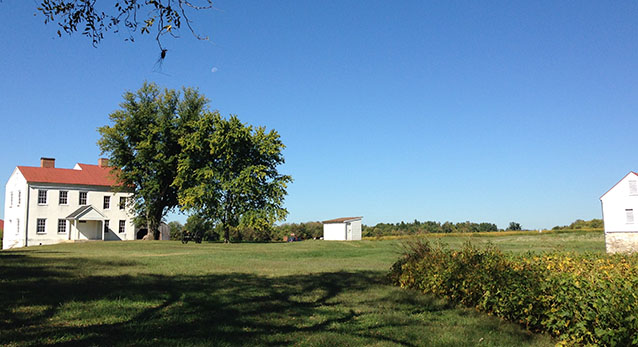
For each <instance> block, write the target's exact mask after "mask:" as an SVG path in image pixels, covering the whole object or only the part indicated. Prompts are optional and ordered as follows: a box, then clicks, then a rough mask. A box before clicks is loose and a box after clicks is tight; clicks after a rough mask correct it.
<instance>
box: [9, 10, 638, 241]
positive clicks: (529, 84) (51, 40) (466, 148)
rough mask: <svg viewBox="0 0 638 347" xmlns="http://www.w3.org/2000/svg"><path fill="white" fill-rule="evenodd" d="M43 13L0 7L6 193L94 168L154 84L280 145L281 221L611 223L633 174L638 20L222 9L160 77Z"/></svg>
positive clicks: (172, 53)
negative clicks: (26, 169)
mask: <svg viewBox="0 0 638 347" xmlns="http://www.w3.org/2000/svg"><path fill="white" fill-rule="evenodd" d="M36 7H37V6H36V3H35V2H34V1H31V0H27V1H18V0H5V1H3V2H2V3H0V23H2V24H3V26H2V29H1V31H2V36H1V37H2V39H0V43H1V44H2V54H0V120H1V121H2V122H1V124H2V126H1V128H2V131H1V133H2V136H0V151H1V154H0V178H1V177H4V178H3V180H5V182H6V179H8V178H9V175H10V174H11V172H12V170H13V168H14V167H15V166H16V165H30V166H37V165H39V158H40V157H42V156H48V157H55V158H56V166H57V167H67V168H68V167H72V166H73V165H74V164H75V163H76V162H84V163H95V162H96V161H97V158H98V157H99V155H100V153H99V149H98V148H97V145H96V141H97V140H98V134H97V131H96V128H98V127H99V126H102V125H104V124H107V122H108V114H109V113H111V112H112V111H114V110H116V109H117V108H118V105H119V103H120V102H121V101H122V93H123V92H124V91H126V90H136V89H138V88H139V87H140V86H141V85H142V83H143V82H144V81H150V82H156V83H158V84H159V85H161V86H163V87H168V88H180V87H182V86H191V87H197V88H199V90H200V91H201V92H202V93H203V94H205V95H206V96H207V97H208V98H209V99H210V100H211V107H212V108H213V109H218V110H219V111H220V112H221V113H222V114H224V115H228V114H237V115H238V116H239V117H240V119H242V121H244V122H247V123H249V124H253V125H264V126H266V127H267V128H270V129H276V130H277V131H278V132H279V133H280V134H281V137H282V139H283V141H284V143H285V144H286V146H287V148H286V150H285V157H286V161H287V162H286V164H285V165H284V166H282V167H281V171H282V172H284V173H287V174H290V175H292V176H293V178H294V180H295V181H294V183H292V184H291V185H290V187H289V189H288V197H287V199H286V202H285V207H286V208H287V209H288V210H289V212H290V215H289V217H288V221H290V222H301V221H309V220H325V219H330V218H336V217H341V216H352V215H362V216H364V224H376V223H378V222H399V221H401V220H406V221H411V220H414V219H415V218H416V219H419V220H438V221H446V220H449V221H453V222H460V221H466V220H470V221H476V222H483V221H486V222H493V223H496V224H497V225H498V226H499V227H501V228H503V227H506V226H507V224H508V223H509V222H511V221H516V222H519V223H521V224H522V226H523V227H524V228H530V229H531V228H551V227H552V226H554V225H564V224H569V223H570V222H572V221H573V220H575V219H577V218H580V219H591V218H600V217H601V212H600V202H599V197H600V196H601V195H602V194H603V193H604V192H605V191H606V190H607V189H608V188H610V187H611V186H612V185H613V184H615V183H616V182H617V181H618V180H620V179H621V178H622V177H623V176H624V175H625V174H626V173H627V172H629V171H631V170H636V169H637V167H636V160H637V159H638V158H637V154H638V153H637V152H636V149H635V148H636V147H635V143H636V141H637V140H636V120H637V119H638V117H637V114H638V97H637V96H638V19H637V18H638V3H636V2H629V1H626V2H625V1H618V2H594V1H577V2H576V1H572V2H568V1H562V2H556V1H542V2H541V1H539V2H512V1H502V2H497V1H492V2H489V3H488V2H475V1H437V2H425V1H402V2H389V1H354V0H347V1H306V0H294V1H275V2H254V1H216V2H215V7H216V9H215V10H213V11H208V12H205V13H198V14H195V15H194V16H193V20H194V23H193V24H194V26H195V28H197V30H198V32H200V33H202V34H204V35H208V36H210V38H211V39H210V41H198V40H196V39H195V38H194V37H192V35H190V33H189V32H188V31H185V30H182V32H181V38H180V39H177V40H175V39H170V38H167V39H166V40H165V41H164V45H165V46H166V48H167V49H168V55H167V59H166V61H165V62H164V64H163V67H162V73H157V72H154V71H153V69H154V65H155V61H156V60H157V58H158V56H159V51H158V48H157V45H156V43H155V42H154V41H153V38H152V37H148V36H146V37H139V36H138V37H137V40H136V42H135V43H130V42H125V41H124V38H125V36H124V35H120V34H112V35H107V36H106V38H105V40H104V41H103V42H102V43H101V44H100V45H99V47H98V48H93V47H92V46H91V43H90V41H89V40H88V39H87V38H85V37H83V36H81V35H74V36H70V37H69V36H63V37H62V38H58V37H57V35H56V34H55V32H56V30H57V28H56V27H55V25H54V24H49V25H45V24H43V22H42V17H41V16H39V15H36V16H34V14H35V13H36V12H35V8H36ZM3 198H4V194H2V197H0V203H1V204H2V205H1V206H4V202H3V200H2V199H3ZM0 213H2V214H3V213H4V212H3V211H2V212H0ZM2 214H0V216H2ZM168 219H169V220H173V219H177V220H181V221H184V219H185V217H183V216H177V215H169V217H168Z"/></svg>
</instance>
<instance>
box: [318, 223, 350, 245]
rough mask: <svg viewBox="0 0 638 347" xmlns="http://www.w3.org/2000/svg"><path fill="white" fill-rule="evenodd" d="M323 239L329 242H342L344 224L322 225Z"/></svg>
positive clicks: (344, 233) (344, 236)
mask: <svg viewBox="0 0 638 347" xmlns="http://www.w3.org/2000/svg"><path fill="white" fill-rule="evenodd" d="M323 239H324V240H329V241H344V240H345V239H346V223H328V224H324V225H323Z"/></svg>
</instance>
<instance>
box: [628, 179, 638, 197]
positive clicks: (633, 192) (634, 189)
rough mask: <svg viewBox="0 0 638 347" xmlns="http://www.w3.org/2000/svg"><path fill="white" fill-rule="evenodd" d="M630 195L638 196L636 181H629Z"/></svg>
mask: <svg viewBox="0 0 638 347" xmlns="http://www.w3.org/2000/svg"><path fill="white" fill-rule="evenodd" d="M629 195H638V184H637V183H636V180H629Z"/></svg>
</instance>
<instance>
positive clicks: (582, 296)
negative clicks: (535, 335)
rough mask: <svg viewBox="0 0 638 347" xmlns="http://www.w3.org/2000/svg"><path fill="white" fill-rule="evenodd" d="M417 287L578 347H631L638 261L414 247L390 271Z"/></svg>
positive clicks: (637, 312) (636, 322) (637, 326)
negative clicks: (581, 346) (613, 346)
mask: <svg viewBox="0 0 638 347" xmlns="http://www.w3.org/2000/svg"><path fill="white" fill-rule="evenodd" d="M390 279H391V280H392V281H393V282H394V283H395V284H397V285H400V286H402V287H408V288H417V289H419V290H421V291H423V292H424V293H431V294H435V295H438V296H442V297H445V298H447V299H448V300H450V301H451V302H453V303H461V304H464V305H467V306H470V307H476V308H477V309H478V310H481V311H484V312H487V313H489V314H493V315H496V316H498V317H502V318H505V319H507V320H510V321H513V322H517V323H520V324H522V325H524V326H526V327H527V328H528V329H530V330H532V331H540V332H547V333H550V334H552V335H553V336H556V337H558V338H559V340H560V341H561V342H564V343H568V344H578V345H587V344H594V345H618V346H620V345H623V346H628V345H636V344H638V255H613V256H609V255H605V254H585V255H575V254H571V253H551V254H550V253H547V254H540V255H539V254H532V253H528V254H524V255H513V254H504V253H502V252H501V251H499V250H498V249H496V248H494V247H491V246H488V247H486V248H484V249H477V248H475V247H474V246H472V245H471V244H466V245H465V246H464V247H463V248H462V249H461V250H460V251H454V250H449V249H447V248H445V247H441V246H437V247H432V246H431V245H430V244H429V243H427V242H415V243H412V244H410V245H409V246H408V252H406V255H405V256H404V257H402V258H401V259H400V260H399V261H397V262H396V263H395V264H394V265H393V267H392V269H391V272H390Z"/></svg>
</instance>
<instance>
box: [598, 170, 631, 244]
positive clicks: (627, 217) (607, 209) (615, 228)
mask: <svg viewBox="0 0 638 347" xmlns="http://www.w3.org/2000/svg"><path fill="white" fill-rule="evenodd" d="M600 201H601V204H602V211H603V221H604V223H605V247H606V249H607V253H616V252H635V251H638V220H636V217H637V215H636V213H637V212H638V174H636V173H635V172H633V171H632V172H630V173H628V174H627V175H625V177H623V179H621V180H620V182H618V183H616V185H614V186H613V187H612V188H611V189H610V190H608V191H607V192H606V193H605V194H603V196H601V197H600Z"/></svg>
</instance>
